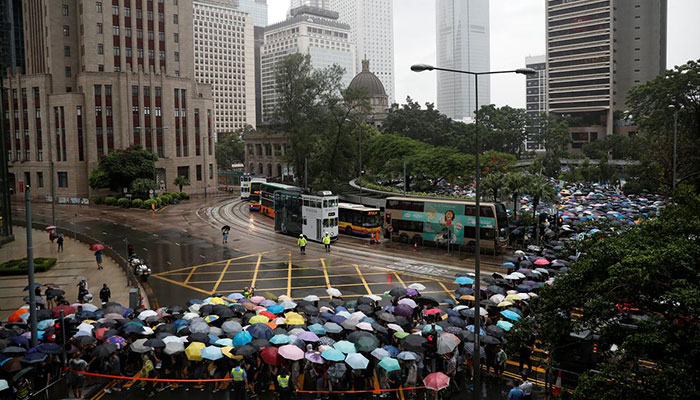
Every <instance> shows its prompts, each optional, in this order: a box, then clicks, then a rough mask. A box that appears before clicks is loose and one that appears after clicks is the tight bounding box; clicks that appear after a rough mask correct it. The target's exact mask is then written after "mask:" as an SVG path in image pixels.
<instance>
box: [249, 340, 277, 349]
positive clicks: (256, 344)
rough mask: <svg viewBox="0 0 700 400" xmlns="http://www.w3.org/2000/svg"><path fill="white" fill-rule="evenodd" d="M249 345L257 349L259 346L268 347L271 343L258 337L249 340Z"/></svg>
mask: <svg viewBox="0 0 700 400" xmlns="http://www.w3.org/2000/svg"><path fill="white" fill-rule="evenodd" d="M250 345H251V346H253V347H255V348H257V349H259V348H261V347H270V346H272V343H270V341H269V340H267V339H263V338H258V339H253V341H252V342H250Z"/></svg>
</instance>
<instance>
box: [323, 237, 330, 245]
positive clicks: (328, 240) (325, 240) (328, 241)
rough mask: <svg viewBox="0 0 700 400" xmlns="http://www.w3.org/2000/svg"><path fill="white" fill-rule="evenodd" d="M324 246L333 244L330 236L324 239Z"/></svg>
mask: <svg viewBox="0 0 700 400" xmlns="http://www.w3.org/2000/svg"><path fill="white" fill-rule="evenodd" d="M323 244H331V237H330V236H324V237H323Z"/></svg>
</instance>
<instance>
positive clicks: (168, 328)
mask: <svg viewBox="0 0 700 400" xmlns="http://www.w3.org/2000/svg"><path fill="white" fill-rule="evenodd" d="M155 332H156V333H160V332H166V333H172V334H175V333H176V332H177V328H175V325H173V324H161V325H158V326H156V329H155Z"/></svg>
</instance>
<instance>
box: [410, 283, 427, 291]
mask: <svg viewBox="0 0 700 400" xmlns="http://www.w3.org/2000/svg"><path fill="white" fill-rule="evenodd" d="M408 287H409V288H410V289H414V290H417V291H419V292H422V291H424V290H425V286H423V285H422V284H420V283H412V284H410V285H408Z"/></svg>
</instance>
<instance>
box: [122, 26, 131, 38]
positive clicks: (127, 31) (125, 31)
mask: <svg viewBox="0 0 700 400" xmlns="http://www.w3.org/2000/svg"><path fill="white" fill-rule="evenodd" d="M124 36H126V37H131V28H130V27H128V26H127V27H126V28H124Z"/></svg>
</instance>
